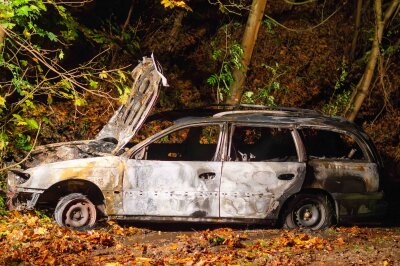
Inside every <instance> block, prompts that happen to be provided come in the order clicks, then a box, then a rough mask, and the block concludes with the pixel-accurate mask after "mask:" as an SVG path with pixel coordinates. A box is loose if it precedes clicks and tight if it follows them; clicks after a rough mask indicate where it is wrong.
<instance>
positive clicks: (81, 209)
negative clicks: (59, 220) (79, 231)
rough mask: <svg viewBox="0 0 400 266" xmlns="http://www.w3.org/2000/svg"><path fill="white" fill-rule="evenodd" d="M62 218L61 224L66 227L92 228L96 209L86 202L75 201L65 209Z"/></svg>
mask: <svg viewBox="0 0 400 266" xmlns="http://www.w3.org/2000/svg"><path fill="white" fill-rule="evenodd" d="M63 217H64V221H63V224H64V225H65V226H68V227H75V228H78V227H83V226H92V225H94V223H95V221H96V209H95V207H94V205H93V204H90V203H88V202H86V201H77V202H73V203H72V204H71V205H69V206H68V208H66V209H65V212H64V215H63Z"/></svg>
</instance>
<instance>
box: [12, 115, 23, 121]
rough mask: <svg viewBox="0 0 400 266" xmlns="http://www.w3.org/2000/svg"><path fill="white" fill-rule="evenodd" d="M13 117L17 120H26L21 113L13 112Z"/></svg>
mask: <svg viewBox="0 0 400 266" xmlns="http://www.w3.org/2000/svg"><path fill="white" fill-rule="evenodd" d="M13 117H14V118H15V119H17V121H19V122H20V121H24V119H23V118H22V117H21V116H20V115H19V114H13Z"/></svg>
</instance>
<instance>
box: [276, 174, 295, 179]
mask: <svg viewBox="0 0 400 266" xmlns="http://www.w3.org/2000/svg"><path fill="white" fill-rule="evenodd" d="M293 178H294V174H281V175H279V176H278V179H279V180H292V179H293Z"/></svg>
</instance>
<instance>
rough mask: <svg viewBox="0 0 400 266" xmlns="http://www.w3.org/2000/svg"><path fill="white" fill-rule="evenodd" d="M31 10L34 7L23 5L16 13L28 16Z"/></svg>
mask: <svg viewBox="0 0 400 266" xmlns="http://www.w3.org/2000/svg"><path fill="white" fill-rule="evenodd" d="M31 11H32V9H30V8H29V6H22V7H20V8H18V9H17V10H16V13H17V15H18V16H23V17H28V16H29V12H31Z"/></svg>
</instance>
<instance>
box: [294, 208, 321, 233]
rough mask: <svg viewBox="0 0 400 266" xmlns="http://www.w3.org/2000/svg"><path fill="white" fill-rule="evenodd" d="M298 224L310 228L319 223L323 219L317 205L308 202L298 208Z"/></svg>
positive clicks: (296, 214)
mask: <svg viewBox="0 0 400 266" xmlns="http://www.w3.org/2000/svg"><path fill="white" fill-rule="evenodd" d="M295 216H296V222H297V225H298V226H299V227H301V228H310V227H313V226H315V225H316V224H318V223H319V222H320V220H321V214H320V211H319V209H318V207H317V205H315V204H313V203H308V204H305V205H303V206H301V207H300V208H298V209H297V211H296V213H295Z"/></svg>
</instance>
